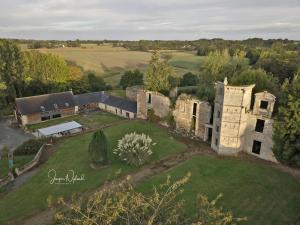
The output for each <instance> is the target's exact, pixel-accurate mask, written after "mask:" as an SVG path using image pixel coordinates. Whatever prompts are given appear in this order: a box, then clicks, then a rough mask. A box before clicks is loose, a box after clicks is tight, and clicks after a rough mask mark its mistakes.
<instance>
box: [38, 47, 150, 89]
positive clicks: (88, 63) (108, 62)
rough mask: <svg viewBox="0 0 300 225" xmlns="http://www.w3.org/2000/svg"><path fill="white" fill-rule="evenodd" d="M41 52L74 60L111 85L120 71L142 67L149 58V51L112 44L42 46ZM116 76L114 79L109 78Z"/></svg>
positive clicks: (115, 81) (114, 82)
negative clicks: (62, 46) (63, 46)
mask: <svg viewBox="0 0 300 225" xmlns="http://www.w3.org/2000/svg"><path fill="white" fill-rule="evenodd" d="M39 51H41V52H43V53H53V54H56V55H59V56H61V57H63V58H64V59H65V60H68V61H71V62H75V63H76V64H77V65H78V66H80V67H82V68H83V69H84V70H85V71H90V72H94V73H95V74H96V75H99V76H103V77H104V78H105V81H107V82H109V83H110V84H112V85H118V81H119V78H120V76H121V73H120V71H124V70H127V69H135V68H139V69H144V68H145V67H146V66H147V65H148V63H149V60H150V58H151V53H149V52H142V51H129V50H127V49H125V48H122V47H113V46H112V45H109V44H106V45H100V46H98V45H96V44H86V45H83V46H82V47H81V48H54V49H46V48H42V49H39ZM112 76H116V78H115V79H113V80H112V79H111V77H112Z"/></svg>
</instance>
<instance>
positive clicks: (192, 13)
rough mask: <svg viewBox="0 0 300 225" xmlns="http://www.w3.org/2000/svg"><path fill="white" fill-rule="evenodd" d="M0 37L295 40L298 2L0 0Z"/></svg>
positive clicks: (299, 32) (298, 33)
mask: <svg viewBox="0 0 300 225" xmlns="http://www.w3.org/2000/svg"><path fill="white" fill-rule="evenodd" d="M0 37H10V38H27V39H76V38H79V39H123V40H139V39H188V40H194V39H199V38H216V37H220V38H224V39H246V38H249V37H262V38H289V39H297V40H300V0H0Z"/></svg>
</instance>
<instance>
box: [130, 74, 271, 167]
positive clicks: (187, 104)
mask: <svg viewBox="0 0 300 225" xmlns="http://www.w3.org/2000/svg"><path fill="white" fill-rule="evenodd" d="M254 86H255V85H246V86H231V85H229V84H228V82H227V79H225V81H224V82H218V83H216V86H215V91H216V94H215V101H214V106H213V107H212V106H211V105H210V104H209V103H208V102H206V101H201V100H199V99H198V98H196V97H194V96H191V95H187V94H181V95H179V96H178V97H177V99H176V103H175V106H172V103H171V100H170V98H169V97H167V96H164V95H163V94H161V93H158V92H152V91H148V90H144V89H143V88H142V87H138V88H137V87H132V88H128V89H127V90H126V95H127V97H128V98H130V99H131V100H133V101H136V102H137V117H138V118H142V119H146V118H147V114H148V112H149V110H152V111H153V112H154V114H155V115H156V116H157V117H159V118H162V119H163V118H165V117H167V116H168V115H170V114H171V115H173V117H174V121H175V124H176V128H177V129H181V130H185V131H188V132H191V133H192V134H193V135H195V136H196V137H199V138H201V139H202V140H203V141H207V142H210V143H211V148H212V149H213V150H214V151H216V152H217V153H218V154H222V155H236V154H238V153H239V152H247V153H249V154H251V155H255V156H257V157H259V158H262V159H265V160H269V161H273V162H276V159H275V157H274V155H273V152H272V149H271V148H272V145H273V141H272V134H273V126H272V124H273V120H272V113H273V108H274V103H275V96H274V95H272V94H270V93H268V92H266V91H265V92H260V93H256V94H255V99H254V105H253V103H252V102H251V101H252V90H253V88H254ZM251 105H253V107H251Z"/></svg>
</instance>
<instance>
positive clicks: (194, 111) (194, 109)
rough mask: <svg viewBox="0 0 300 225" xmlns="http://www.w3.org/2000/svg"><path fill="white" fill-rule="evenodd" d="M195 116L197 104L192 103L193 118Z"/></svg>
mask: <svg viewBox="0 0 300 225" xmlns="http://www.w3.org/2000/svg"><path fill="white" fill-rule="evenodd" d="M196 114H197V103H194V106H193V116H196Z"/></svg>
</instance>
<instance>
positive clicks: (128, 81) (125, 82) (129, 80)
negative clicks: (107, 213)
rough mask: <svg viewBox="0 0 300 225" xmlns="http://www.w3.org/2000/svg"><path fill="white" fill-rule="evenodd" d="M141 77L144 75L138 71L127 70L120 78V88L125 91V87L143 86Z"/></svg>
mask: <svg viewBox="0 0 300 225" xmlns="http://www.w3.org/2000/svg"><path fill="white" fill-rule="evenodd" d="M143 77H144V74H143V73H142V72H141V71H139V70H138V69H136V70H128V71H126V72H125V73H124V74H123V76H122V77H121V80H120V86H121V87H122V88H123V89H126V88H127V87H130V86H134V85H143V84H144V80H143Z"/></svg>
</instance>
